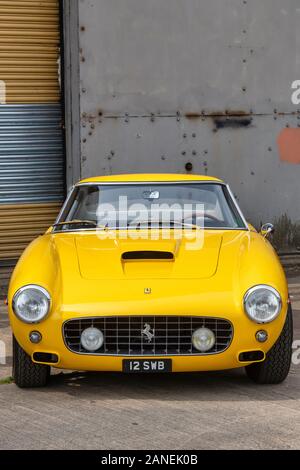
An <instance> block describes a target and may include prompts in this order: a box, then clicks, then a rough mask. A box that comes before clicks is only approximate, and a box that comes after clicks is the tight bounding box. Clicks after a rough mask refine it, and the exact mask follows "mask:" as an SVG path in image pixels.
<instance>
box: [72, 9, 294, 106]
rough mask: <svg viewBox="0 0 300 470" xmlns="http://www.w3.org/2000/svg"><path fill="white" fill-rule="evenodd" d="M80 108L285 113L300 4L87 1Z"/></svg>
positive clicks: (82, 19)
mask: <svg viewBox="0 0 300 470" xmlns="http://www.w3.org/2000/svg"><path fill="white" fill-rule="evenodd" d="M79 7H80V26H81V33H80V35H81V44H80V46H81V51H82V63H81V80H82V87H83V88H84V89H85V90H86V91H85V93H84V96H83V97H82V100H83V104H84V107H87V108H88V109H90V108H91V107H93V106H95V104H97V105H98V106H99V108H102V109H103V111H104V112H105V113H107V112H108V113H117V114H119V113H122V112H126V111H127V112H128V113H138V114H141V113H149V112H154V113H157V112H158V111H161V112H162V113H174V111H176V110H179V111H181V112H182V113H195V112H197V113H201V111H203V110H205V111H206V112H212V111H222V110H225V109H231V110H250V109H252V110H253V111H254V112H255V113H273V110H274V108H277V109H278V110H279V111H281V112H289V111H290V110H291V108H292V103H291V99H290V96H291V91H290V88H291V83H292V81H293V80H296V79H297V78H299V63H300V47H299V46H300V28H299V22H300V4H299V1H298V0H284V1H282V0H263V1H262V0H248V1H246V2H244V1H243V0H210V1H207V0H164V1H161V0H112V1H110V0H101V1H94V0H83V1H81V2H80V3H79Z"/></svg>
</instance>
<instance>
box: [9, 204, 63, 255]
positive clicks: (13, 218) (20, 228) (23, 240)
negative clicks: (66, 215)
mask: <svg viewBox="0 0 300 470" xmlns="http://www.w3.org/2000/svg"><path fill="white" fill-rule="evenodd" d="M60 208H61V204H59V203H48V204H23V205H0V260H3V259H17V258H19V256H20V255H21V254H22V252H23V250H24V249H25V248H26V246H27V245H28V244H29V243H30V242H31V241H32V240H33V239H34V238H36V237H37V236H39V235H41V234H43V233H44V232H45V231H46V230H47V229H48V228H49V227H50V226H51V224H53V222H54V221H55V219H56V217H57V214H58V213H59V210H60Z"/></svg>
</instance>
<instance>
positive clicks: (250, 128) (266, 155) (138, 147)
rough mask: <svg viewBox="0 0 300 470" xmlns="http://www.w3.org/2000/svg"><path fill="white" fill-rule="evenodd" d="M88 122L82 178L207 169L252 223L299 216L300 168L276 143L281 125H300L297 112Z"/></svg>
mask: <svg viewBox="0 0 300 470" xmlns="http://www.w3.org/2000/svg"><path fill="white" fill-rule="evenodd" d="M83 122H84V123H86V126H87V127H85V128H83V138H84V139H87V142H86V144H85V147H84V148H85V150H86V149H88V150H87V152H86V153H84V154H83V159H82V173H83V175H82V176H83V177H89V176H92V175H96V174H115V173H136V172H140V171H144V172H163V173H169V172H171V173H186V172H188V173H191V174H192V173H195V174H208V175H212V176H218V177H220V178H223V179H225V180H226V181H227V182H229V183H230V184H231V186H232V189H233V190H234V192H235V193H236V195H237V197H238V200H239V202H240V204H241V207H242V209H243V210H244V212H245V214H246V216H247V218H248V219H249V221H251V222H252V223H254V224H256V225H258V226H259V224H260V222H265V221H268V220H274V218H275V217H277V216H279V215H281V214H284V213H286V214H288V215H289V216H290V217H291V218H292V219H293V220H300V204H299V203H298V201H299V200H300V185H299V174H298V169H299V167H295V165H291V164H289V163H288V162H286V161H284V159H283V158H282V154H281V153H280V149H279V146H278V138H279V136H280V135H282V132H283V133H285V130H288V129H290V130H292V129H294V128H296V129H297V130H298V128H297V125H298V122H299V121H298V119H297V116H277V117H276V119H274V117H273V116H251V117H245V116H202V117H201V118H195V117H193V118H189V119H187V118H186V117H179V118H178V117H169V118H163V117H155V118H153V117H148V118H142V119H141V118H126V117H124V118H123V119H113V118H112V119H103V121H102V123H99V120H98V118H97V117H96V118H94V117H91V116H87V117H86V118H85V120H84V121H83ZM91 126H92V127H93V128H92V129H91ZM286 126H289V127H286ZM91 132H92V135H89V134H90V133H91ZM91 155H93V156H94V157H93V158H88V157H90V156H91ZM298 157H299V154H298Z"/></svg>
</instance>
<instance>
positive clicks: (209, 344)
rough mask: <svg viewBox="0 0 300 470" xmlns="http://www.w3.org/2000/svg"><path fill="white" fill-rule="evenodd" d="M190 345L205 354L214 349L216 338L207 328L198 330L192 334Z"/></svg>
mask: <svg viewBox="0 0 300 470" xmlns="http://www.w3.org/2000/svg"><path fill="white" fill-rule="evenodd" d="M192 343H193V346H194V348H195V349H197V350H198V351H200V352H203V353H205V352H208V351H210V350H211V349H212V348H213V347H214V345H215V344H216V337H215V334H214V332H213V331H211V330H209V329H208V328H199V329H198V330H196V331H194V333H193V336H192Z"/></svg>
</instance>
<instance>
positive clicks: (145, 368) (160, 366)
mask: <svg viewBox="0 0 300 470" xmlns="http://www.w3.org/2000/svg"><path fill="white" fill-rule="evenodd" d="M123 372H126V373H127V374H138V373H149V374H153V373H165V372H172V360H171V359H143V360H138V359H136V360H131V359H130V360H129V359H124V361H123Z"/></svg>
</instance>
